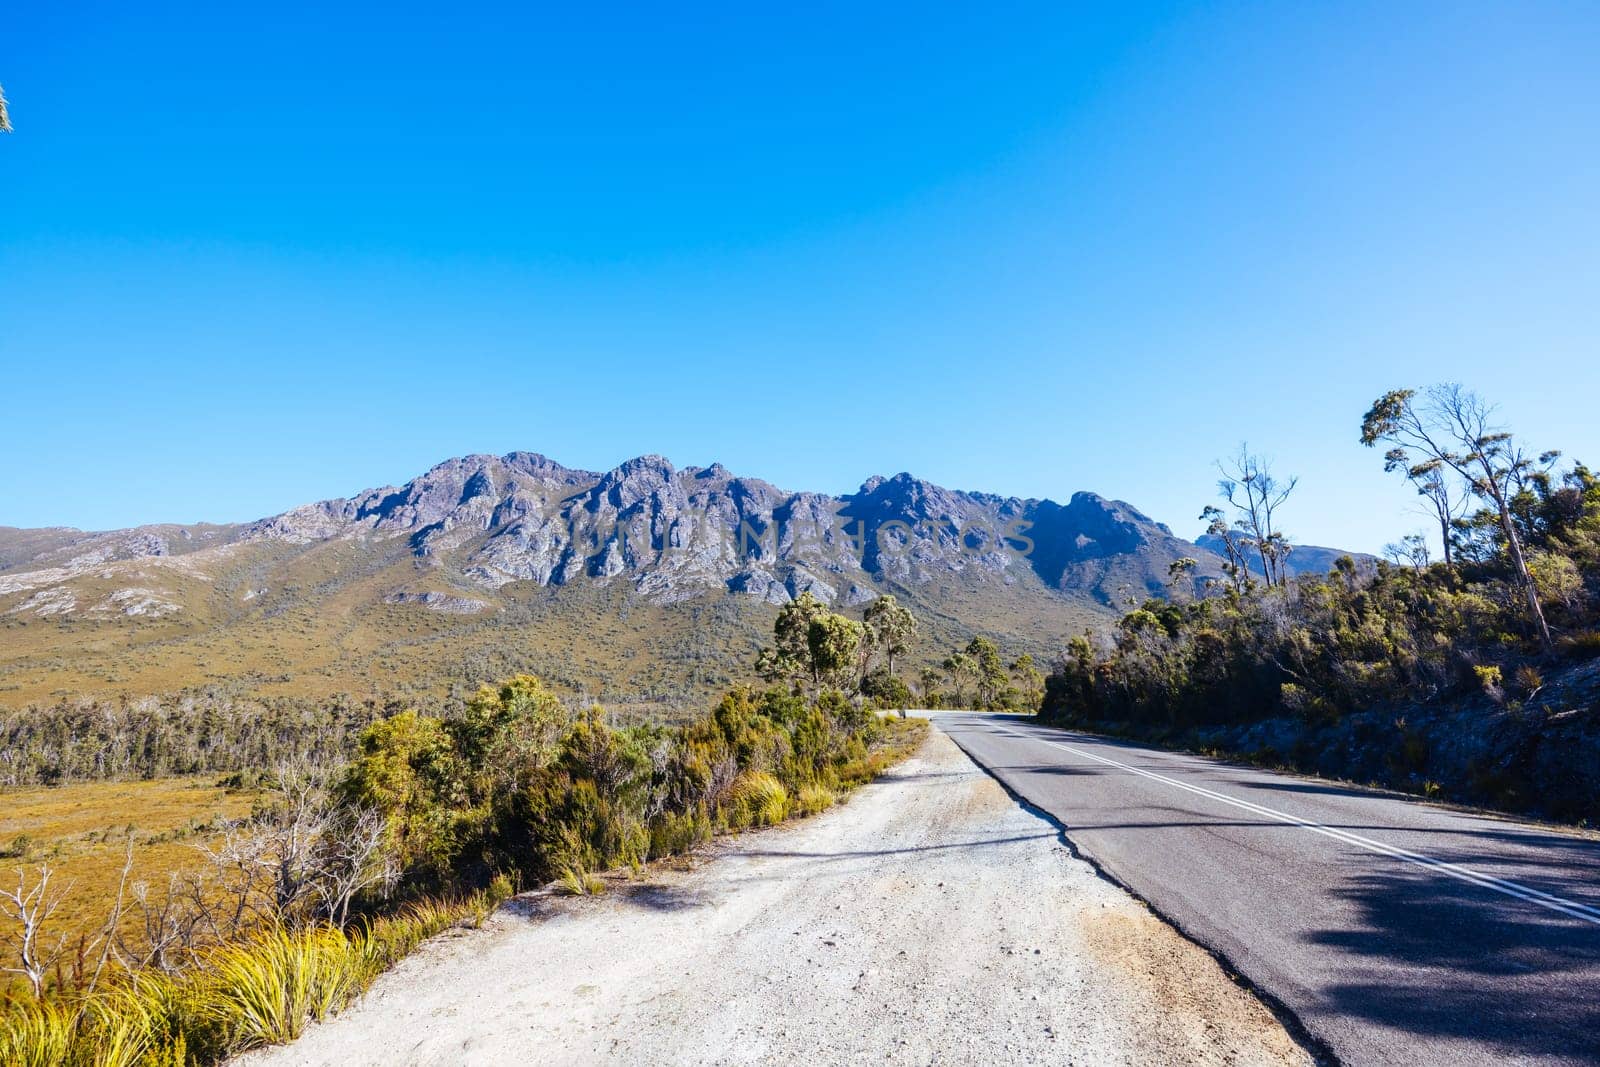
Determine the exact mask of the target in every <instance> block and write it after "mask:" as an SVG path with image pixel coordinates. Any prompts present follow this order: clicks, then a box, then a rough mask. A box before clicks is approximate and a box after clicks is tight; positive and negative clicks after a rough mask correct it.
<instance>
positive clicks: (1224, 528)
mask: <svg viewBox="0 0 1600 1067" xmlns="http://www.w3.org/2000/svg"><path fill="white" fill-rule="evenodd" d="M1200 518H1201V520H1202V521H1203V522H1205V523H1206V533H1208V534H1210V535H1211V536H1212V537H1215V538H1217V539H1218V540H1220V541H1221V542H1222V547H1223V549H1224V550H1225V551H1226V552H1227V553H1228V561H1227V562H1226V563H1224V564H1223V565H1222V572H1223V573H1224V574H1226V575H1227V576H1228V580H1229V581H1230V582H1232V583H1233V587H1234V589H1236V590H1237V591H1239V592H1240V593H1243V592H1244V591H1245V590H1246V589H1248V588H1249V587H1250V563H1249V561H1248V560H1246V559H1245V555H1244V553H1245V546H1244V545H1242V544H1240V543H1239V541H1238V540H1237V539H1236V538H1235V537H1234V536H1233V528H1232V527H1231V526H1229V525H1228V516H1227V515H1226V514H1225V513H1224V512H1223V510H1222V509H1221V508H1219V507H1217V506H1216V505H1215V504H1207V505H1206V508H1205V510H1204V511H1202V512H1201V513H1200ZM1169 573H1170V572H1169Z"/></svg>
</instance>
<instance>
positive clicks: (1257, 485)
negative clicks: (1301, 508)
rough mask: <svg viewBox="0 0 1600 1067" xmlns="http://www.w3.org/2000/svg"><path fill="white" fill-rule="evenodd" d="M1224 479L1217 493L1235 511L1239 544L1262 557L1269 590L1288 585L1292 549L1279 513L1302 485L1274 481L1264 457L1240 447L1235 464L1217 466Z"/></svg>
mask: <svg viewBox="0 0 1600 1067" xmlns="http://www.w3.org/2000/svg"><path fill="white" fill-rule="evenodd" d="M1217 469H1218V470H1220V471H1221V472H1222V478H1221V480H1219V481H1218V482H1217V489H1218V491H1219V492H1220V493H1221V494H1222V498H1223V499H1224V500H1226V501H1227V502H1228V503H1229V505H1231V506H1232V507H1233V510H1234V514H1235V516H1236V518H1235V519H1234V523H1233V525H1234V529H1236V530H1237V531H1239V533H1240V534H1241V535H1242V536H1241V537H1240V541H1241V543H1242V544H1243V545H1248V547H1249V548H1251V549H1253V550H1254V551H1255V553H1256V555H1258V556H1259V557H1261V573H1262V575H1263V576H1264V577H1265V578H1266V580H1267V588H1269V589H1270V588H1272V587H1273V586H1281V585H1283V584H1284V581H1285V573H1284V567H1285V565H1286V563H1287V561H1288V558H1289V553H1290V552H1291V551H1293V546H1292V545H1291V544H1290V543H1289V538H1288V536H1287V535H1285V534H1284V533H1283V531H1282V530H1279V529H1278V526H1277V511H1278V508H1280V507H1282V506H1283V503H1284V502H1285V501H1286V500H1288V499H1289V494H1290V493H1292V492H1294V487H1295V486H1296V485H1298V484H1299V483H1300V479H1299V478H1294V477H1291V478H1290V479H1289V480H1288V481H1287V482H1280V481H1278V480H1277V478H1275V477H1273V474H1272V464H1271V462H1270V461H1269V460H1267V459H1265V458H1264V457H1262V456H1258V455H1256V454H1254V453H1252V452H1251V451H1250V448H1249V446H1247V445H1240V446H1239V454H1238V455H1237V456H1235V457H1234V458H1233V459H1232V460H1229V461H1227V462H1223V461H1221V460H1219V461H1218V462H1217Z"/></svg>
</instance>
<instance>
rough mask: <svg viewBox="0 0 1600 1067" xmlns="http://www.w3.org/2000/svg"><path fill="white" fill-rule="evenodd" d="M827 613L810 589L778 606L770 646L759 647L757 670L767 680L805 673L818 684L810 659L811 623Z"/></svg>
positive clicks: (824, 606) (787, 678) (776, 679)
mask: <svg viewBox="0 0 1600 1067" xmlns="http://www.w3.org/2000/svg"><path fill="white" fill-rule="evenodd" d="M826 614H828V607H827V605H826V604H824V603H823V602H822V601H820V600H818V599H817V598H816V597H814V596H812V595H811V594H810V593H809V592H805V593H801V594H800V595H799V596H798V597H796V598H795V599H793V600H791V601H789V603H787V604H785V605H784V606H783V607H782V608H781V609H779V611H778V618H777V619H776V620H775V621H774V622H773V624H772V638H773V647H771V648H763V649H762V650H761V654H760V656H759V657H757V659H756V671H757V673H759V674H760V675H761V677H763V678H765V679H766V680H767V681H769V682H780V681H787V680H789V679H791V678H795V677H798V676H801V675H808V676H810V678H811V683H812V684H813V685H820V684H821V678H820V677H819V676H818V672H817V669H816V664H815V663H813V662H812V658H811V645H810V641H811V624H812V622H813V621H815V620H816V619H819V618H821V617H822V616H824V615H826Z"/></svg>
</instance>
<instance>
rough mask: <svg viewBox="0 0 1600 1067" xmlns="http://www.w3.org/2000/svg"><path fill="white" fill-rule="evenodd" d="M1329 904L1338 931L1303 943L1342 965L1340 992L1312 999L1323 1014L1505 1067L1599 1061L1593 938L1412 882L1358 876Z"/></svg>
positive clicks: (1446, 887) (1382, 874)
mask: <svg viewBox="0 0 1600 1067" xmlns="http://www.w3.org/2000/svg"><path fill="white" fill-rule="evenodd" d="M1494 861H1495V857H1493V856H1480V857H1477V858H1476V859H1475V860H1473V861H1470V865H1471V866H1473V867H1475V868H1476V869H1478V870H1485V869H1488V868H1492V867H1493V866H1495V862H1494ZM1338 895H1339V896H1340V897H1341V898H1342V899H1344V900H1345V901H1347V902H1348V903H1349V904H1350V905H1351V907H1350V910H1349V911H1348V912H1347V913H1346V914H1347V915H1348V916H1349V921H1347V922H1345V923H1342V924H1340V925H1337V926H1333V927H1329V928H1326V929H1322V930H1318V931H1316V932H1314V933H1312V934H1310V935H1308V936H1307V937H1306V940H1307V941H1308V942H1309V943H1311V944H1316V945H1321V946H1324V947H1327V948H1332V949H1336V950H1338V951H1339V952H1341V953H1343V954H1345V955H1346V956H1347V957H1349V958H1350V965H1349V966H1348V967H1345V968H1342V973H1343V974H1344V975H1345V976H1347V977H1348V978H1349V979H1352V980H1346V981H1342V982H1341V981H1335V982H1331V983H1329V984H1327V985H1325V986H1323V987H1322V988H1321V989H1320V990H1319V992H1320V994H1321V998H1322V1001H1323V1005H1324V1010H1325V1011H1326V1012H1327V1013H1329V1014H1333V1015H1347V1016H1353V1017H1358V1018H1363V1019H1367V1020H1370V1021H1372V1022H1375V1023H1378V1024H1380V1025H1382V1026H1384V1027H1388V1028H1393V1029H1397V1030H1403V1031H1406V1032H1408V1033H1411V1034H1413V1035H1416V1036H1417V1037H1421V1038H1428V1039H1433V1040H1440V1039H1447V1038H1456V1039H1468V1040H1474V1041H1481V1042H1483V1043H1484V1044H1486V1045H1488V1046H1490V1047H1492V1048H1494V1049H1496V1050H1497V1051H1498V1052H1499V1053H1500V1054H1501V1055H1503V1056H1504V1057H1505V1058H1507V1059H1510V1060H1515V1061H1517V1062H1522V1061H1524V1060H1531V1059H1533V1058H1552V1059H1554V1060H1555V1061H1557V1062H1578V1063H1594V1062H1596V1061H1597V1060H1600V996H1597V995H1596V990H1597V989H1600V926H1596V925H1593V924H1591V923H1587V922H1584V921H1582V920H1580V919H1575V918H1570V917H1568V916H1566V915H1563V914H1561V913H1558V912H1554V911H1550V910H1547V909H1545V908H1540V907H1535V906H1533V905H1530V904H1527V903H1525V902H1523V901H1518V900H1513V899H1510V898H1498V897H1497V895H1495V894H1490V893H1485V891H1484V890H1483V889H1481V888H1479V887H1477V886H1474V885H1469V884H1466V883H1464V882H1457V881H1454V880H1452V879H1448V878H1440V877H1438V876H1437V875H1434V874H1432V873H1430V872H1427V871H1420V870H1411V869H1378V870H1374V871H1371V872H1369V873H1364V874H1360V875H1357V876H1355V877H1353V878H1351V879H1350V880H1349V882H1348V884H1347V885H1346V886H1344V887H1343V888H1342V889H1340V890H1339V891H1338Z"/></svg>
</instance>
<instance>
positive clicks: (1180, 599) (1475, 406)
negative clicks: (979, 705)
mask: <svg viewBox="0 0 1600 1067" xmlns="http://www.w3.org/2000/svg"><path fill="white" fill-rule="evenodd" d="M1362 430H1363V440H1364V441H1365V442H1366V443H1367V444H1369V445H1374V446H1387V447H1388V451H1387V453H1386V461H1387V464H1388V468H1389V469H1390V470H1391V471H1394V472H1397V473H1399V474H1401V475H1402V476H1403V477H1405V478H1406V479H1407V480H1408V481H1409V482H1410V483H1411V485H1412V486H1413V487H1414V488H1415V489H1416V490H1417V492H1418V493H1420V494H1421V495H1422V497H1423V498H1424V500H1426V501H1427V502H1428V503H1429V504H1430V506H1431V509H1432V510H1433V511H1434V513H1435V514H1436V515H1437V518H1438V521H1439V527H1440V532H1441V533H1442V536H1443V540H1444V547H1445V554H1444V558H1443V559H1441V560H1438V561H1433V560H1431V559H1430V558H1429V553H1428V550H1427V547H1426V543H1425V541H1424V539H1423V538H1421V537H1420V536H1413V537H1409V538H1407V539H1405V540H1404V541H1402V542H1401V543H1399V544H1397V545H1395V546H1392V548H1391V557H1392V558H1391V559H1390V560H1385V561H1380V562H1376V563H1374V564H1371V565H1367V566H1360V565H1358V564H1356V563H1355V561H1353V560H1352V559H1350V558H1348V557H1347V558H1344V559H1341V560H1339V561H1338V563H1337V564H1336V565H1335V567H1334V569H1333V570H1332V571H1331V572H1330V573H1328V574H1326V575H1304V576H1300V577H1298V578H1296V577H1291V576H1289V575H1288V574H1287V573H1286V570H1285V568H1283V567H1281V566H1280V565H1278V564H1279V563H1280V562H1281V558H1282V555H1283V554H1284V553H1286V552H1287V551H1290V549H1289V548H1288V547H1287V541H1286V539H1284V538H1282V536H1281V535H1280V534H1278V532H1277V531H1276V530H1275V529H1274V528H1273V526H1272V518H1271V508H1273V507H1276V506H1277V505H1278V504H1280V503H1281V502H1282V500H1283V499H1284V498H1285V497H1286V496H1287V490H1288V488H1292V483H1285V484H1283V485H1280V484H1277V483H1275V482H1274V481H1273V480H1272V479H1271V476H1270V473H1268V472H1266V470H1265V468H1264V466H1263V465H1261V464H1259V463H1258V462H1252V463H1249V464H1246V465H1245V468H1246V469H1245V477H1244V478H1241V479H1233V480H1229V481H1226V482H1225V483H1224V492H1225V494H1227V493H1228V492H1229V491H1230V490H1231V491H1232V494H1231V495H1232V496H1233V497H1234V498H1235V499H1236V500H1237V501H1239V503H1240V505H1241V506H1240V510H1239V518H1238V520H1237V522H1235V523H1233V524H1229V523H1227V522H1225V521H1219V522H1217V523H1216V524H1215V525H1214V526H1213V529H1214V531H1217V532H1218V534H1219V535H1220V536H1224V537H1226V539H1227V551H1228V554H1229V555H1230V557H1232V558H1231V561H1230V567H1229V576H1228V578H1227V579H1226V580H1224V581H1223V582H1220V583H1217V584H1216V585H1215V587H1214V588H1213V589H1212V590H1211V593H1210V595H1206V596H1203V597H1200V598H1192V597H1187V596H1184V595H1183V594H1182V592H1181V585H1182V583H1181V582H1175V583H1174V587H1175V592H1174V595H1172V596H1171V597H1169V598H1167V599H1153V600H1150V601H1147V602H1146V603H1145V604H1143V605H1142V606H1140V607H1138V608H1137V609H1135V610H1133V611H1131V612H1130V613H1128V614H1127V615H1126V616H1124V617H1123V619H1122V621H1121V623H1120V625H1119V626H1118V627H1117V628H1116V630H1115V631H1114V632H1112V633H1111V634H1109V635H1105V636H1101V637H1098V638H1097V637H1091V636H1084V637H1079V638H1074V639H1073V640H1072V641H1071V642H1069V644H1068V646H1067V649H1066V652H1065V654H1064V656H1063V657H1062V659H1061V661H1060V662H1059V664H1058V665H1057V666H1056V668H1055V670H1054V671H1053V672H1052V673H1051V675H1050V677H1049V679H1048V681H1047V689H1046V696H1045V701H1044V713H1045V714H1046V715H1047V716H1048V717H1051V718H1053V719H1055V720H1057V721H1060V722H1063V723H1068V724H1076V725H1085V726H1096V727H1099V728H1112V729H1117V730H1121V731H1124V732H1128V733H1132V734H1135V735H1138V736H1142V737H1147V738H1156V739H1161V740H1167V741H1170V742H1175V743H1183V744H1191V745H1196V746H1206V747H1220V748H1223V749H1227V750H1232V751H1236V752H1237V751H1246V752H1251V751H1254V752H1256V753H1257V754H1258V755H1260V756H1262V757H1264V758H1267V759H1271V760H1278V761H1287V762H1290V763H1292V764H1295V765H1298V766H1302V767H1307V768H1309V769H1316V770H1319V771H1322V772H1325V773H1335V774H1360V775H1361V776H1362V777H1363V778H1367V777H1372V778H1378V779H1381V780H1383V781H1386V782H1389V783H1390V784H1394V785H1397V786H1401V787H1405V788H1412V789H1416V790H1418V791H1422V792H1425V793H1428V794H1430V795H1434V794H1443V795H1449V796H1454V797H1457V798H1460V799H1464V800H1470V801H1477V802H1486V803H1491V804H1496V805H1500V806H1505V807H1509V808H1515V809H1521V810H1533V811H1539V812H1543V813H1546V814H1549V815H1552V816H1555V817H1559V818H1565V819H1572V820H1579V819H1591V820H1592V819H1597V818H1600V726H1597V724H1596V722H1595V708H1594V703H1595V691H1594V690H1595V687H1594V686H1593V685H1586V684H1582V678H1583V677H1586V675H1585V674H1584V673H1583V672H1581V671H1580V672H1577V673H1574V672H1573V668H1572V667H1571V666H1570V664H1572V663H1574V662H1577V661H1582V660H1586V659H1588V658H1590V657H1593V656H1595V655H1597V654H1600V629H1597V627H1600V478H1597V477H1596V476H1595V475H1594V474H1593V473H1591V472H1590V471H1589V469H1588V468H1586V467H1584V466H1583V465H1582V464H1574V465H1572V466H1570V467H1568V468H1565V469H1562V468H1560V467H1559V466H1558V462H1559V459H1558V454H1556V453H1549V452H1547V453H1544V454H1542V455H1540V456H1538V457H1532V456H1530V455H1528V454H1526V453H1525V452H1524V451H1523V450H1522V448H1521V447H1520V446H1519V444H1518V442H1517V441H1516V439H1515V438H1513V437H1512V436H1511V435H1510V434H1508V433H1505V432H1503V431H1501V430H1498V429H1496V428H1494V427H1493V426H1492V425H1491V424H1490V421H1489V409H1488V408H1487V407H1486V406H1485V405H1484V404H1483V403H1482V402H1481V401H1480V400H1478V398H1476V397H1475V396H1473V395H1472V394H1470V393H1466V392H1464V391H1462V390H1460V389H1458V388H1454V387H1445V388H1441V389H1437V390H1434V391H1432V392H1430V393H1428V394H1426V395H1425V396H1421V397H1419V396H1416V395H1415V394H1412V393H1410V392H1406V391H1401V392H1396V393H1391V394H1388V395H1387V396H1385V397H1383V398H1381V399H1380V400H1379V401H1378V403H1377V404H1375V405H1374V407H1373V410H1372V411H1371V412H1370V413H1369V414H1368V416H1367V418H1366V420H1365V422H1364V424H1363V428H1362ZM1249 458H1250V457H1246V459H1249ZM1217 514H1218V515H1219V517H1220V513H1217ZM1257 560H1259V561H1261V564H1264V565H1259V564H1257ZM1253 567H1254V570H1255V572H1256V573H1261V574H1264V575H1265V579H1264V580H1257V578H1256V577H1254V576H1253ZM1182 570H1183V563H1182V561H1180V562H1179V563H1178V564H1176V565H1175V573H1181V572H1182ZM1552 683H1558V684H1552Z"/></svg>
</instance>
